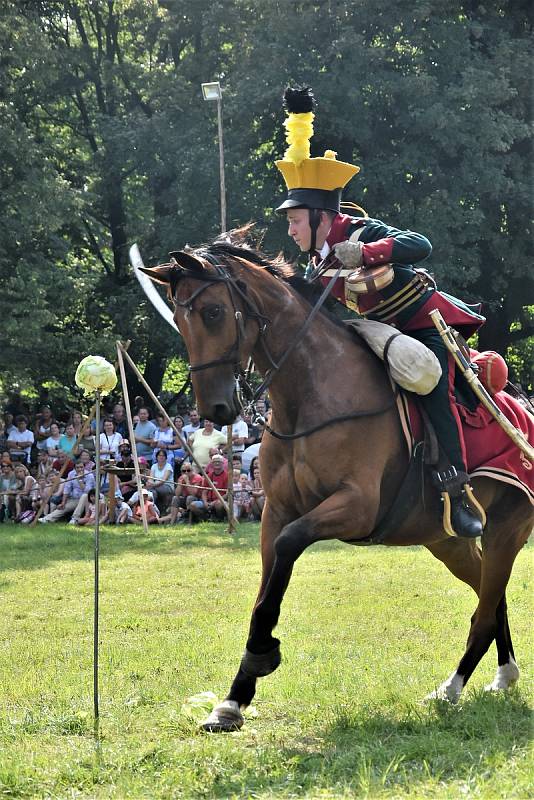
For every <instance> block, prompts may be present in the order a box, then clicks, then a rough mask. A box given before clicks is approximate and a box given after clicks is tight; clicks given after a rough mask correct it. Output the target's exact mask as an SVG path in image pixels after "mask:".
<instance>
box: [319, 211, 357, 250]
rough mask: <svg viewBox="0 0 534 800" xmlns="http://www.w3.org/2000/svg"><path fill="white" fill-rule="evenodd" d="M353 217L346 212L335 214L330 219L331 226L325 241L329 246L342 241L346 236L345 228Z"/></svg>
mask: <svg viewBox="0 0 534 800" xmlns="http://www.w3.org/2000/svg"><path fill="white" fill-rule="evenodd" d="M353 219H354V217H351V216H349V215H348V214H336V216H335V217H334V219H333V221H332V227H331V228H330V230H329V232H328V236H327V237H326V242H327V244H328V246H329V247H330V248H332V247H333V246H334V245H335V244H338V243H339V242H344V241H345V239H346V238H347V229H348V227H349V225H350V224H351V223H352V221H353Z"/></svg>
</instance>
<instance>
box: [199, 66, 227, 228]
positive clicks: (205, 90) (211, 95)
mask: <svg viewBox="0 0 534 800" xmlns="http://www.w3.org/2000/svg"><path fill="white" fill-rule="evenodd" d="M202 94H203V96H204V100H207V101H208V102H209V101H210V100H216V101H217V124H218V127H219V180H220V186H221V233H225V232H226V187H225V182H224V145H223V127H222V92H221V84H220V83H219V81H214V82H213V83H203V84H202Z"/></svg>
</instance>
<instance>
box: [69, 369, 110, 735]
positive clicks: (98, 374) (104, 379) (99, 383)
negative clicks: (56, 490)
mask: <svg viewBox="0 0 534 800" xmlns="http://www.w3.org/2000/svg"><path fill="white" fill-rule="evenodd" d="M74 380H75V381H76V385H77V386H79V387H80V389H83V390H84V394H85V395H94V397H95V411H96V413H95V423H96V436H95V460H96V477H95V482H96V486H95V506H96V507H95V557H94V561H95V581H94V626H93V709H94V717H95V732H97V731H98V720H99V696H98V594H99V551H100V399H101V397H104V396H105V395H107V394H109V392H111V391H112V390H113V389H114V388H115V386H116V385H117V375H116V373H115V367H114V366H113V364H110V363H109V361H106V359H105V358H102V356H86V357H85V358H84V359H82V361H80V363H79V364H78V369H77V370H76V375H75V378H74Z"/></svg>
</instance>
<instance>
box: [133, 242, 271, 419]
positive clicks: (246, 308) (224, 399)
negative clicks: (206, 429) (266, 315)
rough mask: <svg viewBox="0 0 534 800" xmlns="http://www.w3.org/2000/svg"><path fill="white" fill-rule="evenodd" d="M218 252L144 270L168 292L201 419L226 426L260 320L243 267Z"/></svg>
mask: <svg viewBox="0 0 534 800" xmlns="http://www.w3.org/2000/svg"><path fill="white" fill-rule="evenodd" d="M216 252H217V251H216V249H213V250H212V248H208V249H205V250H198V251H191V252H185V251H177V252H174V253H171V256H172V260H171V262H170V263H169V264H162V265H161V266H158V267H152V268H142V269H143V271H144V272H145V273H146V274H147V275H149V276H150V278H152V280H153V281H155V282H156V283H162V284H166V285H167V287H168V291H169V297H170V298H171V299H172V301H173V303H174V308H175V311H174V319H175V322H176V324H177V326H178V328H179V330H180V333H181V334H182V336H183V337H184V341H185V345H186V347H187V352H188V355H189V361H190V364H191V372H192V381H193V387H194V389H195V394H196V398H197V402H198V407H199V411H200V413H201V415H202V416H203V417H205V418H207V419H211V420H213V421H214V422H216V423H218V424H220V425H225V424H228V423H230V422H232V421H233V420H234V419H235V417H236V416H237V414H238V413H239V406H238V403H237V395H236V375H237V374H238V373H239V372H240V371H241V370H244V369H245V368H246V366H247V362H248V359H249V357H250V354H251V352H252V349H253V347H254V344H255V342H256V340H257V338H258V335H259V330H260V326H261V325H262V324H263V322H262V320H263V317H262V315H261V313H260V312H259V310H258V308H257V305H256V303H255V301H254V300H253V299H252V296H251V294H250V293H249V291H248V287H247V284H246V283H245V282H244V281H243V280H242V279H241V278H240V273H241V272H243V271H244V270H245V269H246V268H245V266H244V263H245V262H243V263H241V264H240V263H239V260H234V259H232V260H229V259H222V258H218V257H216V255H215V254H216Z"/></svg>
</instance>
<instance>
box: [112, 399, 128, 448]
mask: <svg viewBox="0 0 534 800" xmlns="http://www.w3.org/2000/svg"><path fill="white" fill-rule="evenodd" d="M112 419H113V422H114V423H115V430H116V432H117V433H120V435H121V436H122V437H123V439H126V438H127V436H128V420H127V419H126V409H125V408H124V406H123V405H122V403H116V404H115V405H114V406H113V414H112Z"/></svg>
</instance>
